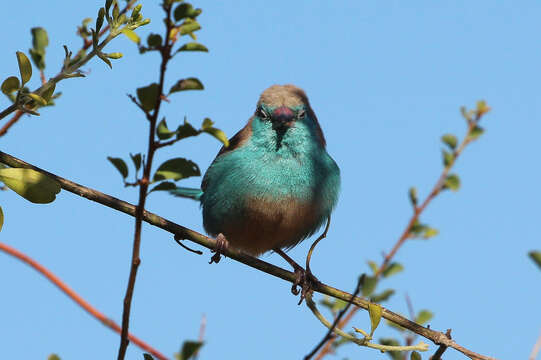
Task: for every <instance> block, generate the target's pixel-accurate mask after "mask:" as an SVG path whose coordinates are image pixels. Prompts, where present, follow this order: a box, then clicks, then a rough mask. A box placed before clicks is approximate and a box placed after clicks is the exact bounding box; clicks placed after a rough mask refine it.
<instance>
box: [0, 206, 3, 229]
mask: <svg viewBox="0 0 541 360" xmlns="http://www.w3.org/2000/svg"><path fill="white" fill-rule="evenodd" d="M3 226H4V211H2V207H1V206H0V231H2V227H3Z"/></svg>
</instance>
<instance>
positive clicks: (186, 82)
mask: <svg viewBox="0 0 541 360" xmlns="http://www.w3.org/2000/svg"><path fill="white" fill-rule="evenodd" d="M203 89H204V87H203V84H202V83H201V81H199V79H197V78H187V79H181V80H179V81H177V83H176V84H175V85H173V86H172V87H171V89H170V90H169V94H172V93H175V92H178V91H184V90H203Z"/></svg>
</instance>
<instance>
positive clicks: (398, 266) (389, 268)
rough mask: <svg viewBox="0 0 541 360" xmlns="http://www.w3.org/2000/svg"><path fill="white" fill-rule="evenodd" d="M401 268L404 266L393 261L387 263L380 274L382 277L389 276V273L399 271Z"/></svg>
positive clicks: (392, 273)
mask: <svg viewBox="0 0 541 360" xmlns="http://www.w3.org/2000/svg"><path fill="white" fill-rule="evenodd" d="M402 270H404V266H402V264H399V263H396V262H394V263H391V264H389V265H387V267H386V268H385V269H384V270H383V272H382V275H383V277H389V276H391V275H394V274H397V273H399V272H401V271H402Z"/></svg>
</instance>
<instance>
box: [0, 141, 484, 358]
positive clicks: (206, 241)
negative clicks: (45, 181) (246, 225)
mask: <svg viewBox="0 0 541 360" xmlns="http://www.w3.org/2000/svg"><path fill="white" fill-rule="evenodd" d="M0 162H2V163H4V164H6V165H9V166H11V167H18V168H25V169H33V170H36V171H39V172H40V173H42V174H45V175H47V176H49V177H51V178H52V179H54V180H56V181H57V182H58V183H59V184H60V186H61V187H62V189H64V190H66V191H69V192H71V193H73V194H75V195H77V196H81V197H83V198H86V199H88V200H91V201H95V202H97V203H100V204H102V205H104V206H107V207H110V208H112V209H115V210H118V211H120V212H123V213H125V214H128V215H130V216H135V212H136V206H134V205H132V204H130V203H128V202H126V201H123V200H120V199H117V198H115V197H113V196H110V195H107V194H104V193H102V192H100V191H97V190H94V189H91V188H88V187H85V186H82V185H80V184H77V183H74V182H73V181H70V180H67V179H64V178H62V177H60V176H57V175H55V174H52V173H50V172H48V171H45V170H43V169H40V168H38V167H36V166H34V165H32V164H29V163H27V162H25V161H23V160H20V159H17V158H15V157H13V156H11V155H9V154H6V153H5V152H2V151H0ZM143 221H145V222H147V223H149V224H151V225H154V226H156V227H159V228H160V229H163V230H165V231H167V232H170V233H171V234H173V235H176V236H179V237H182V238H183V239H186V240H190V241H193V242H195V243H196V244H199V245H201V246H204V247H206V248H207V249H211V250H213V249H216V245H217V244H216V240H215V239H212V238H209V237H207V236H204V235H202V234H200V233H198V232H197V231H194V230H192V229H188V228H186V227H184V226H182V225H178V224H176V223H174V222H172V221H169V220H167V219H164V218H162V217H160V216H158V215H156V214H153V213H151V212H149V211H146V210H145V211H143ZM223 254H224V255H225V256H227V257H228V258H230V259H233V260H235V261H238V262H241V263H243V264H245V265H248V266H250V267H252V268H254V269H257V270H260V271H262V272H265V273H267V274H269V275H272V276H275V277H278V278H280V279H283V280H285V281H288V282H290V283H294V282H295V281H296V276H295V274H294V273H293V272H291V271H287V270H285V269H282V268H280V267H278V266H275V265H272V264H269V263H267V262H265V261H263V260H260V259H258V258H255V257H252V256H250V255H248V254H245V253H243V252H241V251H238V250H235V249H233V248H227V249H224V250H223ZM313 290H314V291H316V292H319V293H321V294H326V295H329V296H331V297H334V298H336V299H341V300H344V301H350V299H351V294H348V293H347V292H345V291H342V290H339V289H336V288H334V287H332V286H329V285H326V284H323V283H318V284H315V285H314V287H313ZM352 302H353V304H354V305H356V306H359V307H362V308H363V309H365V310H368V304H369V302H368V301H367V300H365V299H363V298H360V297H355V298H354V299H353V301H352ZM350 313H351V311H350ZM382 317H383V318H384V319H387V320H389V321H392V322H393V323H395V324H397V325H400V326H402V327H403V328H406V329H408V330H410V331H413V332H414V333H416V334H418V335H421V336H422V337H424V338H426V339H428V340H430V341H432V342H433V343H435V344H436V345H441V344H444V345H446V346H448V347H450V348H453V349H456V350H458V351H460V352H461V353H463V354H465V355H466V356H468V357H470V358H471V359H476V360H494V358H492V357H488V356H483V355H480V354H477V353H475V352H473V351H471V350H469V349H466V348H464V347H462V346H460V345H458V344H457V343H456V342H454V341H453V340H450V339H448V338H447V337H446V336H445V334H444V333H442V332H440V331H435V330H433V329H429V328H426V327H423V326H421V325H419V324H417V323H415V322H413V321H410V320H408V319H407V318H405V317H403V316H401V315H398V314H396V313H394V312H392V311H390V310H388V309H386V308H384V307H383V306H382ZM327 344H328V342H327Z"/></svg>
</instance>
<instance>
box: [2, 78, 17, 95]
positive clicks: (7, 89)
mask: <svg viewBox="0 0 541 360" xmlns="http://www.w3.org/2000/svg"><path fill="white" fill-rule="evenodd" d="M20 87H21V83H20V82H19V79H18V78H17V77H16V76H10V77H8V78H7V79H6V80H4V82H3V83H2V92H3V93H4V94H6V95H9V94H11V93H12V92H14V91H16V90H19V88H20Z"/></svg>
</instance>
